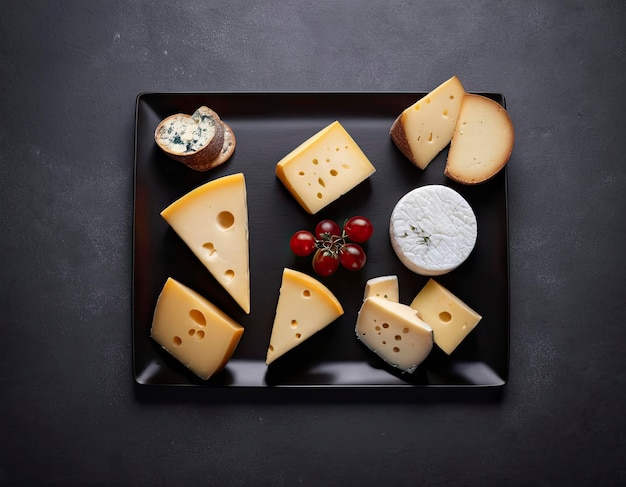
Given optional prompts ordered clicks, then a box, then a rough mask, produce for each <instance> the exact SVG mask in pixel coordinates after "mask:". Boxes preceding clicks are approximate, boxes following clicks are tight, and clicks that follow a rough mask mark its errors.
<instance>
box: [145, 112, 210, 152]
mask: <svg viewBox="0 0 626 487" xmlns="http://www.w3.org/2000/svg"><path fill="white" fill-rule="evenodd" d="M219 123H220V120H219V118H218V117H217V116H216V115H215V112H213V110H211V109H209V108H207V107H204V106H203V107H200V108H198V109H197V110H196V111H195V112H194V113H193V115H191V116H189V115H183V114H176V115H173V116H171V117H168V118H167V119H166V120H165V121H164V123H161V124H160V125H159V127H158V129H157V134H156V135H157V138H158V142H159V145H161V146H162V147H167V149H168V150H169V151H170V152H173V153H175V154H190V153H193V152H197V151H198V150H200V149H202V148H203V147H204V146H206V145H207V144H208V142H209V141H210V140H212V139H213V137H215V134H216V133H217V128H218V126H219Z"/></svg>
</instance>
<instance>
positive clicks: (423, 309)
mask: <svg viewBox="0 0 626 487" xmlns="http://www.w3.org/2000/svg"><path fill="white" fill-rule="evenodd" d="M411 308H413V309H415V310H418V311H419V315H420V317H421V318H422V319H423V320H424V321H425V322H426V323H428V324H429V325H430V327H431V328H432V329H433V332H434V334H435V335H434V336H435V343H436V344H437V346H439V348H441V349H442V350H443V351H444V352H446V353H447V354H448V355H450V354H451V353H452V352H454V350H455V349H456V347H458V346H459V344H460V343H461V342H462V341H463V340H464V339H465V337H466V336H467V335H468V334H469V332H470V331H472V330H473V329H474V328H475V327H476V325H477V324H478V322H479V321H480V320H481V318H482V317H481V316H480V315H479V314H478V313H476V311H474V310H473V309H471V308H470V307H469V306H468V305H467V304H465V303H464V302H463V301H461V300H460V299H459V298H457V297H456V296H455V295H454V294H452V293H451V292H450V291H449V290H448V289H446V288H445V287H443V286H442V285H441V284H439V283H438V282H436V281H434V280H433V279H430V280H429V281H428V282H427V283H426V285H425V286H424V287H423V288H422V290H421V291H420V292H419V293H418V294H417V296H415V299H413V302H412V303H411Z"/></svg>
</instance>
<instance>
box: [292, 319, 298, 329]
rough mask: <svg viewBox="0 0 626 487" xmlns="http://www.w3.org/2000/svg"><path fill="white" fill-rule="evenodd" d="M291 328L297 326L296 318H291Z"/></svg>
mask: <svg viewBox="0 0 626 487" xmlns="http://www.w3.org/2000/svg"><path fill="white" fill-rule="evenodd" d="M291 328H298V320H291Z"/></svg>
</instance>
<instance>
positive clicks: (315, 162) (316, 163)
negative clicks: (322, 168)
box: [311, 159, 320, 166]
mask: <svg viewBox="0 0 626 487" xmlns="http://www.w3.org/2000/svg"><path fill="white" fill-rule="evenodd" d="M311 162H312V163H313V165H314V166H317V165H318V164H319V163H320V161H318V160H317V159H313V160H312V161H311Z"/></svg>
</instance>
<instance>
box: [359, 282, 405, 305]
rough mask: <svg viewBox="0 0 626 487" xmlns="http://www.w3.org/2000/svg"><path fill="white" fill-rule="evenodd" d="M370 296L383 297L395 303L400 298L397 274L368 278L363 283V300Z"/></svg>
mask: <svg viewBox="0 0 626 487" xmlns="http://www.w3.org/2000/svg"><path fill="white" fill-rule="evenodd" d="M370 297H378V298H384V299H387V300H388V301H393V302H396V303H397V302H398V301H399V300H400V290H399V286H398V276H395V275H394V276H380V277H373V278H372V279H369V280H368V281H367V282H366V283H365V293H364V294H363V301H365V300H366V299H367V298H370Z"/></svg>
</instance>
